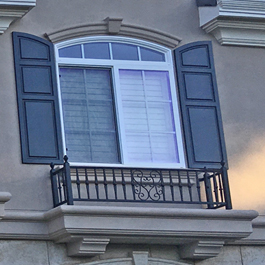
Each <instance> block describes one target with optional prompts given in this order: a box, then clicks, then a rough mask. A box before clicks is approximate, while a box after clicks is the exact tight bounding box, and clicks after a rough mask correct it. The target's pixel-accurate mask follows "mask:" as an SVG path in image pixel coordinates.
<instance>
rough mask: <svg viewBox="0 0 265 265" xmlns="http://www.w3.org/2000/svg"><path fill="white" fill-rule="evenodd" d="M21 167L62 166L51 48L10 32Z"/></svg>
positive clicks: (25, 36) (44, 43)
mask: <svg viewBox="0 0 265 265" xmlns="http://www.w3.org/2000/svg"><path fill="white" fill-rule="evenodd" d="M13 49H14V63H15V74H16V86H17V102H18V113H19V124H20V138H21V153H22V162H23V163H36V164H49V163H51V162H53V163H57V164H58V163H62V162H63V148H62V139H61V128H60V115H59V104H58V91H57V82H56V71H55V69H56V68H55V61H54V60H55V59H54V58H55V57H54V49H53V44H52V43H50V42H49V41H46V40H44V39H42V38H39V37H37V36H33V35H30V34H27V33H21V32H13Z"/></svg>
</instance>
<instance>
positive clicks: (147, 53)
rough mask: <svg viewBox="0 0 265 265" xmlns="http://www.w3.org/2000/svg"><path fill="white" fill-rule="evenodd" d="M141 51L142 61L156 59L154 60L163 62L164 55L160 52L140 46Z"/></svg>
mask: <svg viewBox="0 0 265 265" xmlns="http://www.w3.org/2000/svg"><path fill="white" fill-rule="evenodd" d="M140 52H141V60H142V61H156V62H164V61H165V55H164V54H163V53H161V52H158V51H154V50H151V49H148V48H143V47H140Z"/></svg>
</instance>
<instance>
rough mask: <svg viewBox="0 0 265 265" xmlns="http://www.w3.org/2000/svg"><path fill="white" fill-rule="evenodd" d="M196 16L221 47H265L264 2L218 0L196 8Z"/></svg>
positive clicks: (259, 0)
mask: <svg viewBox="0 0 265 265" xmlns="http://www.w3.org/2000/svg"><path fill="white" fill-rule="evenodd" d="M199 17H200V26H201V28H202V29H204V30H205V31H206V33H210V34H212V35H213V36H214V37H215V38H216V39H217V40H218V42H219V43H220V44H221V45H239V46H254V47H255V46H256V47H265V31H264V29H265V0H240V1H238V0H218V1H217V6H215V7H208V6H203V7H199Z"/></svg>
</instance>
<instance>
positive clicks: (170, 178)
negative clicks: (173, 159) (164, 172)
mask: <svg viewBox="0 0 265 265" xmlns="http://www.w3.org/2000/svg"><path fill="white" fill-rule="evenodd" d="M168 173H169V186H170V190H171V197H172V201H175V198H174V185H173V180H172V175H171V170H169V171H168Z"/></svg>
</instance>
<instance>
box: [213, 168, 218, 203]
mask: <svg viewBox="0 0 265 265" xmlns="http://www.w3.org/2000/svg"><path fill="white" fill-rule="evenodd" d="M213 192H214V196H215V202H216V204H219V195H218V184H217V181H216V173H215V172H214V173H213Z"/></svg>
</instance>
